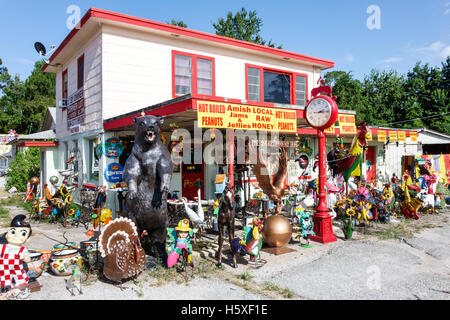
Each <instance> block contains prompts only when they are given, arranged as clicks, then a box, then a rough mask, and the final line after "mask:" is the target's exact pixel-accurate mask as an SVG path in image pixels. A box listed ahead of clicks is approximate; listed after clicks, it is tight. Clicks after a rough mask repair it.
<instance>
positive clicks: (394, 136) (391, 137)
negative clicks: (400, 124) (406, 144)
mask: <svg viewBox="0 0 450 320" xmlns="http://www.w3.org/2000/svg"><path fill="white" fill-rule="evenodd" d="M397 140H398V136H397V131H389V141H390V142H396V141H397Z"/></svg>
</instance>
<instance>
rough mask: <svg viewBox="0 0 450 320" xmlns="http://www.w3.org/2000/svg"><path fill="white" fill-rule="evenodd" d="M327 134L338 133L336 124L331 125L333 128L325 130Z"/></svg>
mask: <svg viewBox="0 0 450 320" xmlns="http://www.w3.org/2000/svg"><path fill="white" fill-rule="evenodd" d="M324 132H325V133H326V134H335V133H336V127H335V126H334V124H332V125H331V127H329V128H327V129H325V130H324Z"/></svg>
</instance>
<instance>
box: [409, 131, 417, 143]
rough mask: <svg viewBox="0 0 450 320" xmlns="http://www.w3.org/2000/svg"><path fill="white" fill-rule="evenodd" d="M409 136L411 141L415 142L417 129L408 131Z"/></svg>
mask: <svg viewBox="0 0 450 320" xmlns="http://www.w3.org/2000/svg"><path fill="white" fill-rule="evenodd" d="M409 137H410V139H411V142H417V131H410V132H409Z"/></svg>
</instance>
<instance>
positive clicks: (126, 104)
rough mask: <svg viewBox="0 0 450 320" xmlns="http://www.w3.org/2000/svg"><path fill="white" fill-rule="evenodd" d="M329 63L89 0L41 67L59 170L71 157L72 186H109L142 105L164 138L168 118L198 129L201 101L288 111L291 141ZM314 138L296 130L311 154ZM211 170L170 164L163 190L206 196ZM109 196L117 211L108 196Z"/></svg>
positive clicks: (125, 152) (216, 167) (167, 133)
mask: <svg viewBox="0 0 450 320" xmlns="http://www.w3.org/2000/svg"><path fill="white" fill-rule="evenodd" d="M333 66H334V62H333V61H330V60H325V59H321V58H314V57H309V56H306V55H302V54H298V53H293V52H289V51H285V50H280V49H276V48H271V47H266V46H261V45H258V44H254V43H250V42H246V41H240V40H236V39H231V38H227V37H222V36H217V35H214V34H208V33H204V32H199V31H195V30H190V29H186V28H181V27H176V26H173V25H169V24H165V23H159V22H154V21H150V20H146V19H141V18H137V17H132V16H128V15H123V14H119V13H115V12H109V11H105V10H100V9H95V8H91V9H90V10H89V11H88V12H87V13H86V14H85V15H84V16H83V18H82V19H81V21H80V24H79V27H78V28H74V29H73V30H72V31H71V32H70V33H69V34H68V35H67V37H66V38H65V39H64V41H63V42H62V43H61V44H60V45H59V47H58V48H57V49H56V51H55V52H54V53H53V55H52V56H51V58H50V60H49V63H48V64H47V65H45V66H44V68H43V71H44V72H51V73H55V74H56V81H57V90H56V101H57V112H56V137H57V141H58V143H59V146H58V148H59V149H58V153H59V155H60V156H59V158H58V159H59V160H58V161H59V168H58V169H64V168H66V167H67V164H66V163H65V161H66V160H67V159H68V158H70V157H71V156H75V157H76V160H77V161H76V162H75V168H76V169H77V170H78V172H79V176H78V181H77V183H78V184H79V185H80V186H87V187H89V186H92V185H105V186H108V187H110V186H111V185H112V184H115V183H114V182H109V181H107V179H106V177H107V174H106V175H105V170H107V168H108V166H109V165H110V164H111V163H119V164H121V165H124V162H125V160H126V157H127V155H128V154H129V151H130V149H131V147H132V144H133V136H134V123H133V118H134V117H136V116H140V115H141V114H142V112H144V113H145V114H153V115H160V116H166V117H167V118H166V120H165V122H164V126H163V131H164V135H165V137H166V140H167V142H166V144H169V143H170V136H171V126H170V124H176V125H177V126H179V127H180V128H186V129H188V130H189V131H191V132H194V131H195V130H198V127H199V126H198V125H195V123H194V120H197V110H198V105H199V104H200V103H213V104H224V103H228V104H230V103H231V104H233V105H239V106H249V107H260V108H266V109H267V108H269V109H271V108H272V109H273V108H275V109H284V110H287V111H291V112H295V115H296V118H297V123H296V127H295V128H294V130H289V131H288V133H289V134H288V136H289V137H288V140H289V139H290V140H291V141H295V133H297V132H300V131H298V130H300V129H298V128H301V127H307V124H306V121H305V120H304V114H303V111H304V107H305V105H306V103H307V101H308V99H309V98H310V91H311V89H313V88H314V87H317V86H318V80H319V79H320V72H321V71H322V70H325V69H328V68H332V67H333ZM266 109H264V110H266ZM340 112H341V113H347V114H351V115H354V112H352V111H344V110H340ZM258 125H259V124H258ZM297 127H298V128H297ZM172 128H173V127H172ZM205 129H207V128H203V132H204V131H205ZM291 129H292V128H291ZM200 130H202V128H200ZM219 130H220V131H221V132H223V133H224V134H225V132H226V129H224V128H222V129H221V128H219ZM311 130H312V129H311ZM265 131H271V130H270V129H265ZM272 131H277V129H276V128H274V129H272ZM313 131H314V132H313ZM314 136H315V130H312V131H311V132H309V131H308V132H305V137H306V139H309V140H308V143H309V145H310V146H311V148H312V150H313V153H314V154H316V153H317V142H316V141H315V139H314ZM110 138H117V139H118V140H120V141H121V142H122V144H123V153H122V155H121V156H120V157H117V158H110V157H107V156H106V155H105V152H104V151H103V152H102V151H101V149H99V148H98V146H99V145H100V146H102V145H104V144H105V142H107V140H108V139H110ZM116 142H117V141H116ZM198 143H200V144H201V142H198V141H194V143H193V144H198ZM290 149H291V150H290V151H289V152H290V153H291V154H293V152H294V151H295V150H294V148H290ZM99 150H100V151H99ZM291 159H292V158H291ZM225 168H226V167H225ZM220 172H223V170H222V171H221V169H220V166H219V165H216V164H204V163H202V164H196V165H194V166H192V165H190V166H184V165H181V166H179V167H177V166H175V170H174V174H173V179H172V191H173V190H177V191H178V192H179V195H180V193H182V194H183V195H184V196H188V197H191V196H192V195H196V192H195V193H194V190H196V187H198V186H199V185H200V186H201V188H202V197H204V198H212V197H213V196H214V177H215V175H216V174H217V173H220ZM295 178H297V177H295ZM196 182H197V184H196ZM108 198H109V201H108V204H109V206H110V207H111V208H112V209H113V211H114V210H115V211H118V210H119V207H118V205H117V202H116V199H115V195H114V194H112V193H111V196H109V197H108ZM111 199H112V200H111Z"/></svg>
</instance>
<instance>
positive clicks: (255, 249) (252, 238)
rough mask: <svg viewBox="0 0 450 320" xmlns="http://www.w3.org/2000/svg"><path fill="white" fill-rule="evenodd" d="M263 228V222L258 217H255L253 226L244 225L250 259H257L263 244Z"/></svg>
mask: <svg viewBox="0 0 450 320" xmlns="http://www.w3.org/2000/svg"><path fill="white" fill-rule="evenodd" d="M262 228H263V222H262V221H261V220H260V219H259V218H258V217H254V218H253V221H252V225H251V226H246V227H244V239H245V243H246V250H247V253H248V254H249V255H250V261H252V262H253V261H255V258H256V257H257V256H258V255H259V253H260V251H261V247H262V245H263V239H262V236H261V230H262Z"/></svg>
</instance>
